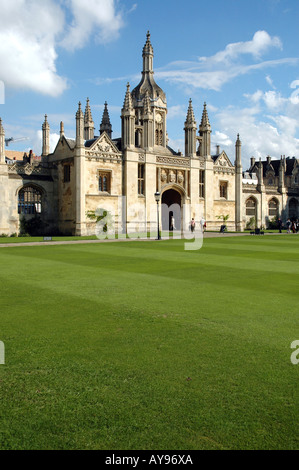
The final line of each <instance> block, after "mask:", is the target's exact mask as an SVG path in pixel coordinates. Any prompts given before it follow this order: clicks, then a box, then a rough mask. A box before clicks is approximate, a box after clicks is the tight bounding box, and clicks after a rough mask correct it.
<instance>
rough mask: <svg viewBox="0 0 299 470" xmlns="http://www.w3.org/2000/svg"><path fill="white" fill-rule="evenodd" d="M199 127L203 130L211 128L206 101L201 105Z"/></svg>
mask: <svg viewBox="0 0 299 470" xmlns="http://www.w3.org/2000/svg"><path fill="white" fill-rule="evenodd" d="M200 127H201V128H202V129H203V130H210V129H211V125H210V121H209V116H208V111H207V104H206V103H204V105H203V113H202V118H201V123H200Z"/></svg>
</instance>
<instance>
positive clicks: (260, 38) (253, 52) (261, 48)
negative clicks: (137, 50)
mask: <svg viewBox="0 0 299 470" xmlns="http://www.w3.org/2000/svg"><path fill="white" fill-rule="evenodd" d="M271 48H276V49H282V43H281V41H280V39H279V38H278V37H277V36H273V37H272V36H270V35H269V34H268V33H267V32H266V31H257V32H256V33H255V34H254V36H253V38H252V40H251V41H245V42H236V43H231V44H228V45H227V46H226V47H225V49H224V50H222V51H219V52H217V53H216V54H214V55H212V56H210V57H199V58H198V61H175V62H171V63H170V64H168V65H166V66H165V67H163V68H160V69H158V70H156V77H157V78H159V79H163V80H165V81H169V82H173V83H177V84H181V85H184V86H191V87H194V88H203V89H209V90H215V91H219V90H221V88H222V86H223V85H224V84H225V83H228V82H231V81H232V80H233V79H234V78H236V77H239V76H241V75H246V74H248V73H250V72H253V71H258V70H263V69H266V68H269V67H278V66H280V65H296V64H298V62H299V59H298V58H282V59H276V60H265V61H260V59H261V56H262V55H263V54H265V53H266V52H268V51H269V50H270V49H271ZM242 56H248V58H247V59H248V60H247V62H246V63H244V61H243V60H241V58H242V59H243V57H242ZM250 59H254V63H249V60H250ZM266 79H268V80H271V78H270V76H269V75H267V77H266Z"/></svg>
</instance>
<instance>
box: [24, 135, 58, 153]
mask: <svg viewBox="0 0 299 470" xmlns="http://www.w3.org/2000/svg"><path fill="white" fill-rule="evenodd" d="M59 138H60V134H56V133H55V132H51V133H50V152H54V150H55V147H56V145H57V142H58V140H59ZM42 139H43V133H42V131H41V130H39V131H36V133H35V134H34V136H33V137H32V139H31V147H30V149H32V150H33V152H34V153H35V154H36V155H41V153H42V142H43V140H42Z"/></svg>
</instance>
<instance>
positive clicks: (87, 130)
mask: <svg viewBox="0 0 299 470" xmlns="http://www.w3.org/2000/svg"><path fill="white" fill-rule="evenodd" d="M93 138H94V122H93V119H92V114H91V109H90V105H89V98H87V100H86V107H85V113H84V139H85V140H90V139H93Z"/></svg>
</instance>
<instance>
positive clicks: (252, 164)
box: [250, 157, 255, 168]
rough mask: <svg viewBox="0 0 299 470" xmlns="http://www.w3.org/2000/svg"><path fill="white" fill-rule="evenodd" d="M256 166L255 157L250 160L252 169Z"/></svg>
mask: <svg viewBox="0 0 299 470" xmlns="http://www.w3.org/2000/svg"><path fill="white" fill-rule="evenodd" d="M254 164H255V158H254V157H251V158H250V168H252V167H253V166H254Z"/></svg>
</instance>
